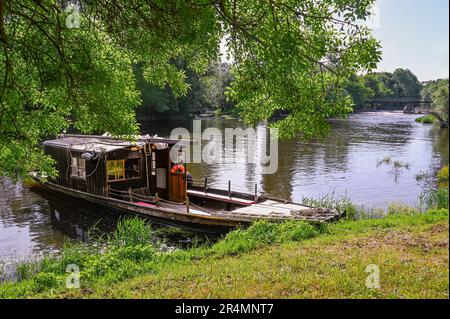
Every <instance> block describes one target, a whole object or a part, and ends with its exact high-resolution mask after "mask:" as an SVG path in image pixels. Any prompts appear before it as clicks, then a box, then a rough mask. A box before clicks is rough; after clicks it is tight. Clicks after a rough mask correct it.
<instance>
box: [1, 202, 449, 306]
mask: <svg viewBox="0 0 450 319" xmlns="http://www.w3.org/2000/svg"><path fill="white" fill-rule="evenodd" d="M396 210H397V211H394V210H391V211H390V213H389V215H388V216H387V217H385V218H382V219H367V220H358V221H352V220H345V221H341V222H339V223H335V224H330V225H326V226H320V227H318V226H312V225H310V224H306V223H302V222H287V223H284V224H270V223H265V222H258V223H255V224H254V225H253V226H251V227H250V228H248V229H246V230H236V231H234V232H231V233H229V234H228V235H227V236H226V237H225V238H224V239H222V240H220V241H219V242H217V243H215V244H213V245H209V246H206V245H205V246H201V247H193V248H191V249H187V250H176V251H173V252H162V251H157V250H156V249H155V245H154V244H150V242H151V238H150V237H149V236H148V235H146V234H148V233H149V232H148V228H147V227H146V226H145V224H143V223H142V222H140V220H137V219H133V220H128V221H127V222H125V223H124V225H122V226H123V227H122V226H121V227H119V231H118V232H116V234H115V235H114V237H111V238H109V239H108V241H109V242H110V245H111V246H108V248H107V249H105V248H104V247H103V248H102V246H101V245H97V246H95V247H88V246H80V245H76V246H67V247H66V248H65V249H64V250H63V253H62V255H61V257H60V258H58V259H52V258H48V259H44V260H43V261H42V263H40V264H39V265H34V267H35V268H34V269H35V270H36V269H38V270H37V271H35V272H34V273H33V265H28V267H26V266H25V265H24V266H23V267H22V268H21V275H22V280H21V281H20V282H16V283H6V284H3V285H1V286H0V298H30V297H31V298H35V297H38V298H80V297H82V298H171V297H172V298H241V297H249V298H251V297H255V298H256V297H271V298H289V297H292V298H310V297H311V298H312V297H314V298H316V297H317V298H337V297H342V298H359V297H373V298H379V297H383V298H384V297H389V298H418V297H423V298H448V289H449V282H448V271H449V269H448V262H449V255H448V224H449V212H448V208H447V209H433V210H429V211H427V212H426V213H417V212H412V211H411V210H409V209H406V208H404V207H403V208H402V207H400V206H397V208H396ZM73 264H75V265H77V267H79V268H80V271H81V273H80V284H81V289H67V288H66V287H65V285H66V280H67V276H68V274H67V273H66V270H67V269H66V267H67V265H73ZM371 264H375V265H378V267H379V268H380V272H381V288H380V289H368V288H367V287H366V286H365V278H366V277H367V276H368V274H367V273H366V272H365V270H366V267H367V266H368V265H371Z"/></svg>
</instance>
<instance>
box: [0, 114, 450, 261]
mask: <svg viewBox="0 0 450 319" xmlns="http://www.w3.org/2000/svg"><path fill="white" fill-rule="evenodd" d="M416 117H417V116H415V115H404V114H403V113H396V112H373V113H360V114H355V115H351V116H350V118H349V119H345V120H344V119H339V120H331V121H330V122H331V125H332V130H331V133H330V134H329V136H328V137H326V138H324V139H317V140H312V141H309V142H302V141H300V140H291V141H280V142H279V157H278V171H277V173H276V174H272V175H262V174H261V172H260V171H261V170H260V169H258V167H257V165H253V164H247V163H245V162H244V161H236V163H230V162H227V163H219V164H214V165H206V164H190V165H189V171H190V172H191V173H192V175H193V177H194V178H195V179H200V178H203V177H204V176H208V181H209V183H210V185H213V186H218V187H223V188H226V187H227V184H228V181H229V180H230V181H231V185H232V188H233V189H236V190H245V191H248V192H250V193H253V191H254V184H257V185H258V190H259V191H264V192H266V193H268V194H271V195H275V196H279V197H283V198H289V199H292V200H294V201H301V200H302V199H303V198H304V197H305V196H306V197H313V198H318V197H321V196H324V195H326V194H334V196H336V197H340V196H345V195H346V196H348V197H349V198H350V199H351V200H352V201H353V202H355V203H357V204H361V205H364V206H366V207H383V208H386V207H387V205H388V204H389V203H390V202H394V201H395V202H399V201H401V202H404V203H407V204H410V205H415V204H416V203H417V200H418V198H419V196H420V194H421V193H422V192H423V190H424V189H425V188H426V187H428V186H429V185H430V183H431V184H432V183H433V182H434V179H433V178H432V177H431V176H433V175H434V174H435V172H436V171H437V170H438V169H439V168H440V167H442V166H443V165H445V164H448V161H449V155H448V154H449V153H448V152H449V150H448V137H449V133H448V130H447V129H440V128H438V127H437V126H434V125H424V124H419V123H416V122H415V118H416ZM191 126H192V121H160V122H158V123H151V124H149V125H146V126H143V128H142V131H143V133H149V134H155V133H157V134H158V135H159V136H168V135H169V134H170V131H171V129H172V128H175V127H186V128H188V129H190V128H191ZM202 127H203V128H206V127H215V128H218V129H219V130H221V131H222V132H223V131H224V130H225V128H235V127H242V128H245V126H244V125H243V124H242V123H241V122H240V121H237V120H223V119H216V118H213V119H205V120H202ZM262 130H265V127H264V126H263V125H261V126H259V127H258V128H257V132H261V131H262ZM258 136H259V134H258ZM240 154H241V152H240V150H239V149H237V150H236V156H237V157H239V156H240ZM387 157H389V158H391V160H392V162H394V161H399V162H401V163H402V164H403V165H402V167H400V168H398V169H395V168H394V167H393V166H392V165H388V164H383V163H381V162H380V161H381V160H382V159H384V158H387ZM403 166H404V167H403ZM45 197H46V198H44V197H43V196H42V194H41V195H40V194H37V193H35V192H33V191H31V190H30V189H28V188H27V187H26V186H24V185H22V184H14V183H12V182H11V181H10V180H9V179H6V178H1V177H0V258H1V259H6V258H7V257H8V258H11V257H13V258H19V256H29V255H30V254H35V253H46V252H50V251H55V250H56V251H57V250H58V249H59V248H60V247H61V246H62V244H63V242H64V241H65V240H66V239H67V238H70V239H76V240H85V239H86V237H87V230H88V229H89V228H91V227H92V226H93V225H96V226H97V227H98V228H99V229H101V230H102V231H110V230H112V229H113V228H114V224H115V223H116V221H117V218H118V216H117V215H115V214H110V213H109V212H105V211H103V210H100V209H99V208H97V207H92V206H84V205H81V204H80V203H77V204H76V205H75V204H73V203H69V202H65V201H61V200H58V199H55V198H48V197H47V196H45ZM187 237H188V236H187ZM177 238H178V239H179V238H181V240H184V239H183V238H185V237H183V236H181V237H177Z"/></svg>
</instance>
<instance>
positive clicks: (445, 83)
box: [422, 79, 449, 127]
mask: <svg viewBox="0 0 450 319" xmlns="http://www.w3.org/2000/svg"><path fill="white" fill-rule="evenodd" d="M422 97H423V98H424V99H431V100H432V101H433V105H432V107H433V110H434V111H435V112H436V113H437V115H439V118H440V119H441V120H442V123H441V124H443V126H447V127H448V124H449V80H448V79H440V80H436V81H430V82H428V83H427V84H426V85H425V86H424V88H423V91H422Z"/></svg>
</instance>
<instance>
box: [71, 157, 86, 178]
mask: <svg viewBox="0 0 450 319" xmlns="http://www.w3.org/2000/svg"><path fill="white" fill-rule="evenodd" d="M70 176H71V177H80V178H86V160H85V159H84V158H81V157H72V160H71V163H70Z"/></svg>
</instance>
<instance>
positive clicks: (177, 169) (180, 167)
mask: <svg viewBox="0 0 450 319" xmlns="http://www.w3.org/2000/svg"><path fill="white" fill-rule="evenodd" d="M185 171H186V170H185V169H184V166H183V164H176V165H174V166H173V167H172V169H171V170H170V172H171V173H183V174H184V173H185Z"/></svg>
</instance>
